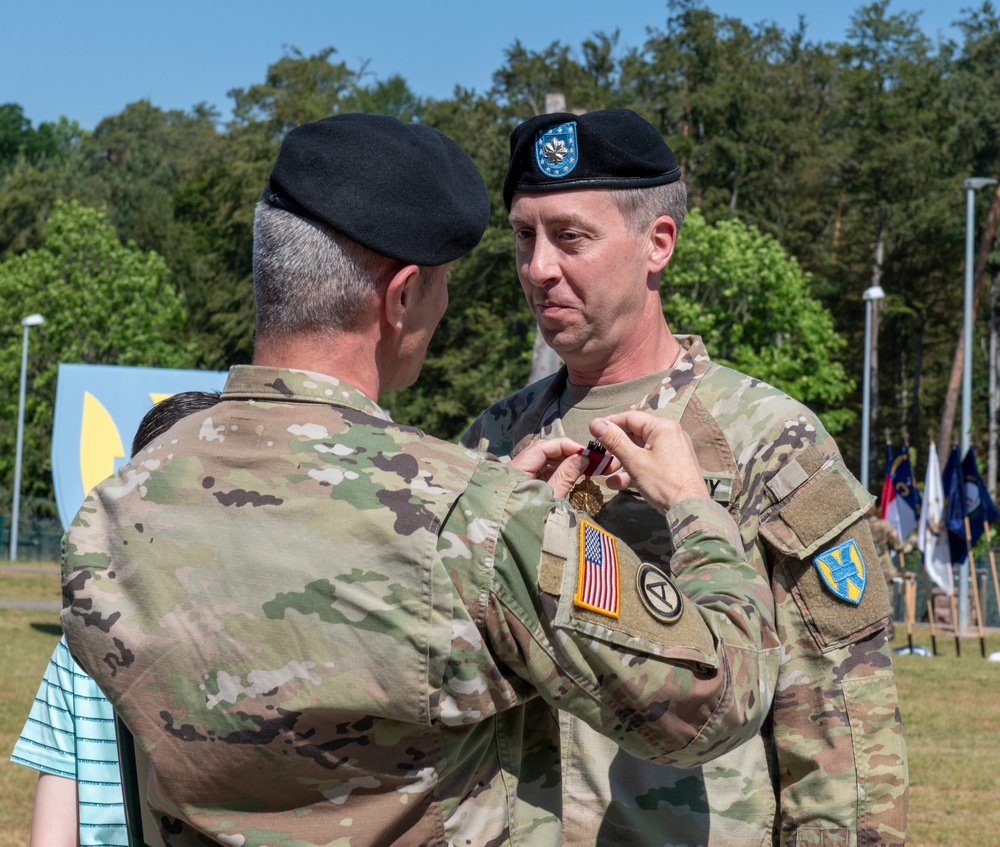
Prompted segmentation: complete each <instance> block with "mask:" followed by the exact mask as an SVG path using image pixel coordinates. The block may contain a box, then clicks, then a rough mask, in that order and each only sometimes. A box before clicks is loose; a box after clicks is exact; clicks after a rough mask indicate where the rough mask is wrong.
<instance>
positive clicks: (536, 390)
mask: <svg viewBox="0 0 1000 847" xmlns="http://www.w3.org/2000/svg"><path fill="white" fill-rule="evenodd" d="M678 340H679V341H681V343H682V345H683V346H684V348H685V351H684V353H683V355H682V356H681V358H680V359H679V361H678V363H677V364H676V365H675V367H674V368H673V369H672V370H671V371H670V373H669V374H668V375H667V377H666V378H665V379H664V380H663V382H662V384H661V386H660V389H659V391H657V392H655V393H653V394H651V395H648V396H646V397H636V398H635V403H634V404H633V408H639V409H645V410H647V411H650V412H652V413H654V414H657V415H663V416H669V417H671V418H674V419H676V420H679V421H680V423H681V425H682V427H683V428H684V429H685V430H686V431H687V432H688V434H689V435H690V436H691V438H692V440H693V442H694V444H695V449H696V452H697V454H698V458H699V462H700V464H701V466H702V472H703V475H704V477H705V480H706V482H707V484H708V486H709V488H710V490H711V492H712V494H713V496H714V498H715V499H716V500H717V501H718V502H719V503H721V504H725V505H726V506H727V508H728V509H729V511H730V513H731V514H732V515H733V518H734V519H735V521H736V523H737V525H738V526H739V529H740V535H741V537H742V542H743V545H744V549H745V550H746V553H747V557H748V561H749V562H751V564H753V565H754V566H755V567H756V568H757V569H758V570H759V571H760V572H761V573H763V574H765V575H766V576H767V578H768V579H769V580H770V582H771V587H772V591H773V593H774V598H775V615H776V620H777V624H778V632H779V636H780V639H781V642H782V664H781V668H780V670H779V676H778V691H777V694H776V696H775V701H774V707H773V712H772V716H771V719H770V720H769V722H768V724H767V725H765V728H764V731H763V732H762V734H761V735H760V736H759V737H757V738H756V739H755V740H754V741H753V742H752V743H750V744H747V745H745V746H744V747H742V748H740V749H739V750H736V751H735V752H733V753H731V754H727V755H726V756H724V757H721V758H719V759H717V760H716V761H715V762H713V763H712V764H711V765H710V766H705V767H700V768H696V769H688V770H682V769H679V768H674V767H662V766H657V765H651V764H649V763H647V762H639V761H636V760H635V759H634V758H632V757H630V756H628V755H627V754H626V753H623V752H621V751H619V750H616V749H612V748H609V747H608V746H607V745H606V744H604V743H603V741H602V739H600V738H599V737H597V736H595V735H594V734H593V733H591V732H589V730H588V729H587V728H586V727H584V726H581V725H580V724H579V722H576V721H573V720H572V719H571V718H568V717H566V716H563V717H562V718H561V720H562V723H563V725H564V726H563V744H564V747H565V748H566V749H564V750H563V760H564V772H563V780H564V782H563V785H564V791H565V792H566V795H567V802H566V803H565V806H566V809H567V815H566V818H565V820H564V822H563V826H564V833H565V835H566V839H565V843H567V844H573V845H583V844H601V845H615V844H629V845H657V847H659V845H663V844H670V845H673V844H678V845H680V844H684V845H710V847H724V846H725V847H728V846H729V845H733V847H736V845H739V847H750V845H769V844H772V843H774V844H781V845H813V844H816V845H820V844H822V845H833V844H836V845H843V847H854V845H874V844H902V843H903V840H904V835H905V826H906V809H907V787H908V780H907V769H906V758H905V748H904V742H903V734H902V726H901V722H900V714H899V708H898V703H897V694H896V688H895V683H894V679H893V672H892V664H891V657H890V654H889V649H888V645H887V643H886V635H885V626H886V619H887V616H888V614H889V606H888V598H887V592H886V585H885V582H884V581H883V580H882V579H881V578H878V557H877V555H876V553H875V550H874V548H873V546H872V541H871V537H870V535H869V532H868V525H867V522H866V521H865V519H864V518H865V513H866V511H867V509H868V506H869V503H870V501H871V498H870V496H869V495H868V493H867V492H865V491H864V490H862V489H861V487H860V485H859V484H858V483H857V481H856V480H855V479H854V478H853V477H852V476H851V474H850V473H849V472H848V470H847V469H846V468H845V466H844V463H843V461H842V459H841V457H840V455H839V453H838V451H837V448H836V445H835V444H834V441H833V439H832V438H831V437H830V436H829V435H828V434H827V433H826V432H825V431H824V429H823V427H822V425H821V424H820V423H819V421H818V420H817V419H816V418H815V416H813V415H812V413H810V412H809V410H808V409H806V408H805V407H803V406H802V405H801V404H800V403H798V402H796V401H794V400H792V399H791V398H789V397H787V396H785V395H784V394H782V393H781V392H779V391H777V390H776V389H774V388H773V387H771V386H768V385H766V384H764V383H762V382H759V381H758V380H755V379H752V378H750V377H747V376H744V375H743V374H740V373H737V372H736V371H733V370H731V369H728V368H724V367H720V366H718V365H716V364H713V363H712V362H711V361H710V360H709V357H708V354H707V353H706V351H705V348H704V345H703V343H702V341H701V339H700V338H698V337H697V336H685V337H679V338H678ZM565 384H566V371H565V368H564V369H563V370H561V371H560V372H559V373H557V374H556V375H555V376H554V377H550V378H548V379H547V380H542V381H540V382H538V383H536V384H534V385H531V386H529V387H527V388H525V389H524V390H522V391H521V392H519V393H517V394H514V395H512V396H510V397H508V398H506V399H505V400H502V401H500V402H498V403H496V404H494V405H493V406H492V407H491V408H490V409H488V410H487V411H486V412H484V413H483V414H482V415H481V416H480V417H479V418H478V419H477V420H476V421H475V422H474V423H473V424H472V426H471V427H470V429H469V431H468V432H467V433H466V434H465V436H464V437H463V439H462V440H463V443H465V444H466V445H467V446H471V447H475V448H476V449H481V450H488V451H490V452H492V453H495V454H497V455H501V456H504V455H513V454H516V453H517V452H518V451H519V450H520V449H522V448H523V447H524V446H525V445H526V444H528V443H530V442H531V441H533V440H534V439H535V438H537V437H538V434H541V436H542V437H550V436H556V435H561V434H563V433H562V425H561V418H560V412H559V403H558V398H559V396H560V393H561V392H562V390H563V387H564V385H565ZM611 496H612V498H613V499H610V500H609V501H608V502H607V503H606V505H605V506H604V507H603V509H602V510H601V511H600V512H599V513H598V515H597V521H598V522H599V523H600V524H601V525H602V526H604V527H605V528H606V529H609V531H611V532H614V533H615V534H617V535H619V536H620V537H621V538H623V539H624V540H625V541H626V542H627V543H629V544H630V545H631V546H632V547H633V549H635V550H636V551H637V552H638V553H639V554H640V555H641V556H642V557H644V558H645V559H646V560H647V561H654V562H660V563H666V562H669V561H670V557H671V555H672V552H673V549H672V546H671V543H670V539H669V537H668V536H667V535H666V533H664V532H663V531H662V529H661V527H660V526H659V525H658V516H657V515H656V513H655V512H654V511H653V510H651V509H649V508H648V507H646V505H645V504H644V502H643V501H642V500H641V499H640V498H639V497H638V495H637V494H636V493H635V492H623V493H621V494H619V495H618V496H614V495H613V494H612V495H611ZM852 539H853V540H854V541H855V547H854V548H853V549H854V550H856V551H858V552H859V554H860V557H861V558H862V559H863V562H864V566H863V567H864V569H865V570H866V572H867V573H866V577H867V581H866V584H865V587H864V590H863V594H862V595H861V596H860V598H858V597H857V596H854V597H851V598H850V599H849V600H842V599H840V598H838V597H837V596H835V594H834V593H833V591H832V590H831V589H830V588H829V587H828V586H827V585H826V584H824V581H823V578H822V576H821V568H820V567H819V563H818V562H817V559H818V558H819V557H820V556H821V555H822V554H824V552H825V551H830V550H833V551H836V550H837V548H838V547H839V545H842V544H845V543H847V542H849V541H850V540H852ZM841 549H851V548H841ZM855 581H856V580H855ZM855 594H856V592H855Z"/></svg>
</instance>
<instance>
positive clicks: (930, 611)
mask: <svg viewBox="0 0 1000 847" xmlns="http://www.w3.org/2000/svg"><path fill="white" fill-rule="evenodd" d="M923 575H924V600H926V601H927V623H929V624H930V626H931V652H932V653H933V654H934V655H935V656H936V655H937V654H938V652H937V632H935V630H934V602H933V597H932V595H931V586H930V582H928V580H927V571H926V570H924V571H923ZM914 601H916V598H914Z"/></svg>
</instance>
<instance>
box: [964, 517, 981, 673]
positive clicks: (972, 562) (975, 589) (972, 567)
mask: <svg viewBox="0 0 1000 847" xmlns="http://www.w3.org/2000/svg"><path fill="white" fill-rule="evenodd" d="M965 549H966V550H968V551H969V559H968V561H969V573H970V574H971V579H970V580H969V582H970V583H971V585H972V604H973V606H975V609H976V621H977V622H978V624H979V652H980V653H982V656H983V658H984V659H985V658H986V631H985V630H984V629H983V607H982V605H981V604H980V603H979V585H978V583H979V580H977V579H976V558H975V556H973V555H972V529H971V528H970V526H969V516H968V515H966V516H965Z"/></svg>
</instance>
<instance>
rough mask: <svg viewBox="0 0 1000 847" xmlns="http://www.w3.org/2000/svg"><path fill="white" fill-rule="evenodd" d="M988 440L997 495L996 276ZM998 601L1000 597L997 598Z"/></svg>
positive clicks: (989, 473)
mask: <svg viewBox="0 0 1000 847" xmlns="http://www.w3.org/2000/svg"><path fill="white" fill-rule="evenodd" d="M989 358H990V441H989V449H988V450H987V461H986V490H987V491H989V493H990V497H992V498H993V499H994V500H996V496H997V405H998V400H1000V398H998V396H997V276H996V275H994V276H993V278H992V279H991V280H990V352H989ZM998 602H1000V599H998Z"/></svg>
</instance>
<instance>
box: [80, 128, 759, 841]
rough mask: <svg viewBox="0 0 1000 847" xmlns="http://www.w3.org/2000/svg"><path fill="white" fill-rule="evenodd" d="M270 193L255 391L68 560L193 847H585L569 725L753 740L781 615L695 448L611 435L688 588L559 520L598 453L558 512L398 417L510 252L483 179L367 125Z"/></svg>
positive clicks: (430, 140)
mask: <svg viewBox="0 0 1000 847" xmlns="http://www.w3.org/2000/svg"><path fill="white" fill-rule="evenodd" d="M265 198H266V201H267V202H265V203H262V204H260V205H259V206H258V209H257V215H256V220H255V228H254V276H255V291H256V298H257V306H258V314H257V335H256V340H255V353H254V365H253V366H239V367H235V368H233V369H232V370H231V372H230V375H229V378H228V381H227V383H226V386H225V390H224V391H223V394H222V397H221V400H220V401H219V402H218V404H216V405H215V406H213V407H212V408H210V409H206V410H203V411H200V412H195V413H193V414H190V415H189V416H187V417H185V418H184V419H183V420H181V421H180V422H178V423H177V424H176V425H175V426H173V427H172V428H171V429H170V430H169V431H167V432H166V433H165V434H163V435H160V436H157V437H155V438H154V439H153V440H152V441H151V442H150V443H149V444H148V445H147V446H146V447H145V448H144V449H143V450H142V451H141V452H140V453H139V454H138V455H137V456H136V457H135V459H134V460H133V461H132V462H131V463H130V464H128V465H126V466H125V467H123V468H122V469H121V470H120V471H119V472H118V473H117V474H116V475H115V476H113V477H111V478H110V479H108V480H106V481H105V482H104V483H102V484H101V485H100V486H98V487H97V489H95V491H94V492H93V493H92V494H91V496H90V497H88V499H87V501H86V503H85V504H84V506H83V507H82V508H81V510H80V512H79V514H78V515H77V517H76V519H75V520H74V522H73V525H72V526H71V528H70V529H69V531H68V532H67V534H66V537H65V539H64V560H63V570H64V591H65V599H66V607H65V609H64V611H63V615H62V622H63V627H64V629H65V631H66V637H67V640H68V641H69V644H70V646H71V648H72V650H73V652H74V654H75V655H76V657H77V658H78V659H79V660H80V661H81V663H82V664H83V665H84V666H85V667H86V669H87V670H88V672H89V673H91V674H92V675H93V676H94V677H95V678H96V679H97V680H98V682H99V684H100V685H101V687H102V689H103V690H104V691H105V692H106V693H107V695H108V697H109V698H110V699H111V701H112V703H113V704H114V706H115V708H116V710H117V711H118V712H119V714H120V715H121V716H122V718H123V719H124V721H125V722H126V724H127V725H128V727H129V729H130V730H131V731H132V733H133V735H134V736H135V738H136V741H137V743H139V744H141V746H142V748H143V749H144V750H145V751H146V752H147V754H148V756H149V759H150V762H151V772H150V786H149V794H148V802H149V805H150V807H151V809H152V811H153V812H154V814H155V815H156V817H157V819H158V820H159V822H160V834H161V836H162V837H163V839H164V841H165V842H166V843H167V844H170V845H195V844H205V843H215V844H224V845H241V847H252V845H265V844H266V845H278V844H282V845H308V844H324V845H334V844H340V845H348V844H349V845H351V847H364V845H387V844H405V845H444V844H449V845H451V844H454V845H507V844H515V843H516V844H530V845H556V844H559V843H560V840H561V813H562V808H561V803H562V795H561V790H560V761H559V731H558V723H557V722H556V720H555V719H554V717H553V712H552V711H551V707H556V708H558V709H559V710H565V711H566V712H568V713H572V714H573V715H574V716H575V717H577V718H579V719H580V720H582V721H584V722H585V723H586V724H587V725H588V726H590V727H592V728H593V729H594V730H595V731H597V732H599V733H601V734H602V735H606V736H607V737H608V738H610V739H612V740H613V743H616V744H620V745H622V747H623V748H625V749H628V750H629V751H630V753H631V754H632V755H635V756H639V757H644V758H650V759H655V760H658V761H662V762H674V763H678V764H683V765H685V766H694V765H697V764H698V763H700V762H704V761H707V760H709V759H711V758H713V757H715V756H717V755H719V754H722V753H724V752H725V751H727V750H731V749H733V748H735V747H736V746H738V745H739V744H740V743H742V742H744V741H746V740H747V739H749V738H752V737H753V735H754V733H755V732H756V731H757V730H758V729H759V727H760V725H761V723H762V720H763V718H764V716H765V715H766V712H767V710H768V708H769V705H770V702H771V700H772V696H773V680H774V677H775V675H776V672H777V663H778V655H777V654H778V646H777V644H778V642H777V636H776V632H775V630H774V628H773V622H772V619H771V606H772V600H771V597H770V592H769V590H768V588H767V584H766V582H765V581H764V580H762V579H760V578H759V577H757V575H756V573H755V571H754V569H753V568H751V567H750V566H749V565H748V564H747V563H746V560H745V554H744V551H743V546H742V544H741V543H740V538H739V535H738V532H737V529H736V525H735V523H734V522H733V520H732V518H731V517H730V516H729V515H728V514H727V513H726V510H725V509H724V508H722V507H720V506H719V505H717V504H715V503H713V502H712V501H711V500H710V499H709V498H708V497H707V491H706V489H705V486H704V482H703V480H702V478H701V476H700V473H699V471H698V467H697V463H696V461H695V457H694V448H693V446H692V445H691V442H690V439H689V438H688V437H687V436H686V435H685V434H684V433H683V432H681V430H680V428H679V427H677V426H676V425H674V424H671V423H670V422H664V421H656V420H655V419H653V418H652V417H651V416H636V414H635V413H633V414H632V415H630V416H616V417H613V418H612V419H611V420H610V421H607V422H601V423H600V424H597V425H595V433H594V434H595V435H601V436H603V438H604V441H605V442H606V443H607V445H608V446H609V447H611V448H613V449H614V450H615V451H616V452H617V453H618V454H619V457H620V458H621V460H622V462H623V464H624V465H625V468H626V471H627V472H628V476H626V477H623V478H622V479H623V484H624V482H627V481H628V479H629V477H631V478H632V482H634V484H635V485H637V486H638V487H639V488H640V489H641V490H642V491H643V492H644V494H645V495H646V496H647V497H649V500H650V502H651V503H653V504H655V508H656V509H658V510H659V514H660V524H661V525H662V526H661V528H662V530H663V533H664V536H665V537H667V538H669V539H670V542H671V544H672V546H673V547H674V548H675V549H676V552H675V554H674V558H673V562H672V565H673V571H674V573H673V577H672V578H670V577H667V576H666V575H664V574H663V572H662V571H661V570H659V569H658V568H657V567H654V566H651V565H646V564H644V563H642V562H641V561H640V559H639V558H638V557H637V556H636V555H635V554H634V553H633V552H632V551H631V550H629V549H628V547H626V546H625V545H624V544H623V543H621V542H620V541H619V540H617V539H615V538H614V537H613V536H611V535H609V534H607V533H606V532H604V531H602V530H601V529H600V528H599V527H597V526H596V525H593V524H592V523H591V522H589V521H588V520H587V516H586V515H582V514H580V513H578V512H575V511H573V510H572V509H570V508H569V507H568V506H567V505H566V503H565V502H564V501H560V500H556V499H555V498H554V497H553V490H554V489H555V490H557V491H562V492H565V491H568V489H569V483H570V482H572V480H573V479H575V477H576V476H577V475H578V473H579V472H580V470H581V469H582V467H583V466H584V465H586V460H585V459H584V457H581V456H575V455H574V456H573V457H572V458H571V459H569V460H568V462H562V463H561V464H558V467H557V469H556V471H555V473H554V474H553V476H552V486H551V487H550V486H549V485H546V484H545V483H544V482H542V481H540V480H537V479H532V478H531V477H530V476H529V475H526V474H525V473H522V472H521V471H519V470H517V469H516V468H514V467H511V466H509V465H505V464H501V463H499V462H497V461H495V460H487V459H486V458H484V457H483V456H482V455H479V454H476V453H474V452H472V451H470V450H467V449H465V448H463V447H460V446H457V445H454V444H448V443H445V442H441V441H438V440H436V439H433V438H430V437H428V436H426V435H424V434H423V433H422V432H420V431H418V430H416V429H413V428H410V427H406V426H401V425H397V424H395V423H393V422H392V421H391V420H390V419H389V417H388V415H387V414H386V413H385V412H384V411H383V410H382V409H381V408H380V407H379V405H378V403H377V400H376V399H373V398H378V397H379V396H380V395H381V394H382V393H383V392H384V391H387V390H390V389H393V388H400V387H403V386H405V385H408V384H409V383H411V382H412V381H413V379H415V378H416V375H417V373H418V372H419V368H420V364H421V362H422V361H423V356H424V353H425V351H426V347H427V343H428V341H429V340H430V337H431V334H432V332H433V330H434V327H435V326H436V324H437V322H438V320H439V319H440V317H441V315H442V313H443V311H444V308H445V304H446V302H447V280H446V274H447V270H448V267H449V266H450V263H451V261H452V260H453V259H455V258H456V257H458V256H460V255H461V254H463V253H465V252H466V251H468V250H469V249H471V247H472V246H473V245H474V244H475V243H476V242H477V241H478V239H479V237H480V235H481V234H482V231H483V228H484V227H485V224H486V220H487V217H488V214H489V204H488V199H487V196H486V191H485V186H484V185H483V183H482V178H481V177H480V176H479V174H478V172H477V171H476V170H475V166H474V165H473V164H472V162H471V160H470V159H469V158H468V156H466V154H465V153H464V152H462V151H461V150H460V148H458V147H457V145H455V144H454V142H451V141H450V140H449V139H447V138H446V137H444V136H442V135H440V134H439V133H437V132H436V131H435V130H432V129H430V128H428V127H422V126H418V125H404V124H401V123H399V122H398V121H395V120H394V119H390V118H376V117H372V116H359V115H342V116H337V117H334V118H328V119H325V120H323V121H319V122H317V123H315V124H307V125H304V126H302V127H299V128H297V129H295V130H293V131H292V132H291V133H290V134H289V135H288V137H287V138H286V139H285V141H284V143H283V145H282V148H281V152H280V153H279V156H278V161H277V163H276V165H275V168H274V170H273V171H272V174H271V178H270V181H269V184H268V188H267V189H266V191H265ZM626 433H627V434H626ZM630 438H634V439H636V441H637V443H639V444H643V445H645V447H644V448H643V449H640V448H639V447H636V446H635V445H633V444H632V441H631V440H629V439H630ZM573 452H575V448H573V449H571V447H570V445H569V442H556V441H553V442H549V443H548V444H547V445H542V446H541V449H535V450H529V451H526V452H525V453H524V454H523V455H524V456H526V457H528V458H527V460H526V461H524V462H521V463H520V467H522V468H524V469H525V470H526V471H528V472H530V473H539V474H544V473H545V468H546V466H547V465H548V464H549V463H558V462H560V460H561V459H562V458H563V457H564V456H566V455H567V454H568V453H569V454H572V453H573ZM667 455H672V456H674V457H675V458H674V459H673V461H674V462H675V473H674V474H671V479H670V480H665V479H664V478H663V475H662V474H661V473H660V472H659V465H660V463H662V462H663V461H664V459H665V457H666V456H667ZM515 464H517V460H515Z"/></svg>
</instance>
